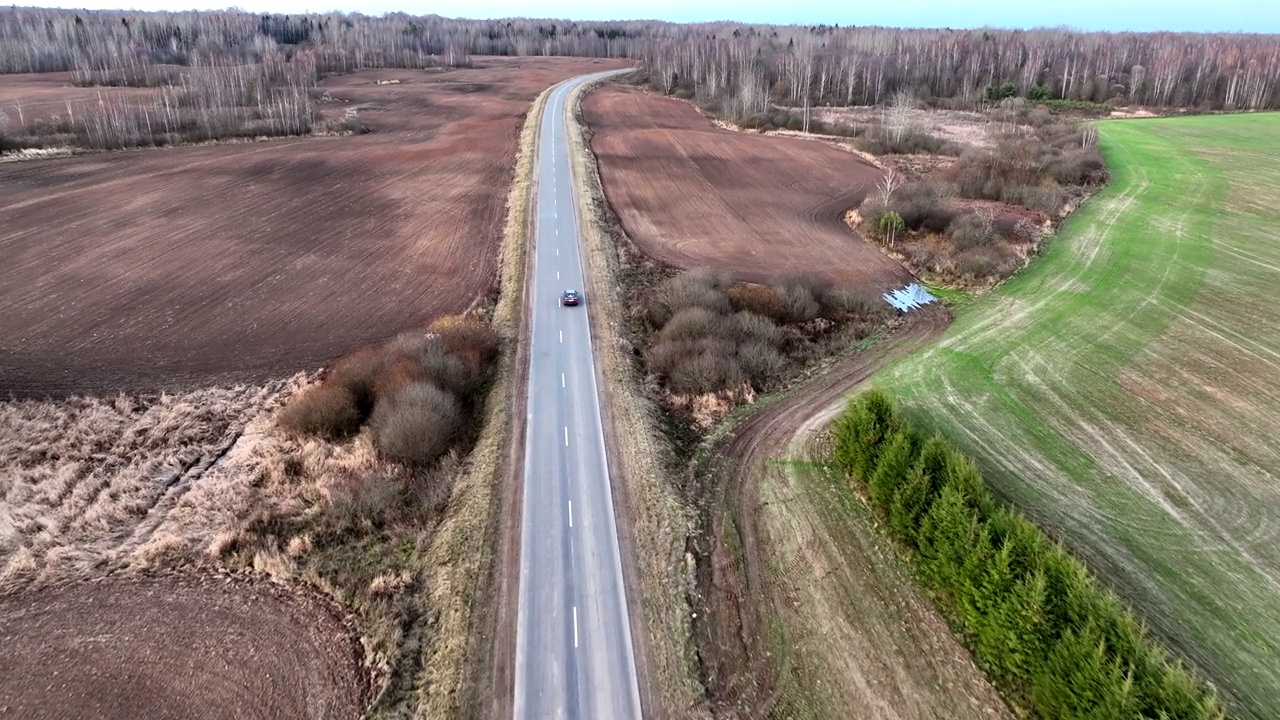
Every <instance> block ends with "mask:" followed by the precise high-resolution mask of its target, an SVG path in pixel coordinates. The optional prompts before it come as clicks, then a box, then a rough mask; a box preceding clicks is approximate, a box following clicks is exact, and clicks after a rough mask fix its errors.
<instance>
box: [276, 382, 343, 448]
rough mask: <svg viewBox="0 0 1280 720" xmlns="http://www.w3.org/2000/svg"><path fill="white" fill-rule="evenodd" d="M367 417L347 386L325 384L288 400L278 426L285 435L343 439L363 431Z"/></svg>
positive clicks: (280, 413) (312, 387) (278, 417)
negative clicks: (288, 433)
mask: <svg viewBox="0 0 1280 720" xmlns="http://www.w3.org/2000/svg"><path fill="white" fill-rule="evenodd" d="M363 421H364V414H363V413H362V412H360V407H359V405H358V404H357V402H356V398H355V396H354V395H352V394H351V391H350V390H348V389H347V388H346V387H344V386H342V385H339V384H335V383H330V382H324V383H321V384H319V385H313V386H311V387H309V388H307V389H305V390H303V391H302V392H301V393H299V394H297V395H295V396H293V397H291V398H289V401H288V402H287V403H286V404H285V406H284V407H283V408H281V410H280V412H279V414H278V415H276V423H277V424H278V425H279V426H280V427H281V428H282V429H284V430H285V431H286V432H290V433H294V434H306V435H319V436H321V437H326V438H330V439H338V438H343V437H346V436H348V435H351V434H353V433H355V432H356V431H358V430H359V429H360V423H361V422H363Z"/></svg>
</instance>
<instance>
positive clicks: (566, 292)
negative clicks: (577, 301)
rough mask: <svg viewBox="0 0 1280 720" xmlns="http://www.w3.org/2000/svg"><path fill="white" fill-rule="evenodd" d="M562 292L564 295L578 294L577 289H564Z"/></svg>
mask: <svg viewBox="0 0 1280 720" xmlns="http://www.w3.org/2000/svg"><path fill="white" fill-rule="evenodd" d="M564 294H565V295H577V294H578V291H577V290H565V291H564Z"/></svg>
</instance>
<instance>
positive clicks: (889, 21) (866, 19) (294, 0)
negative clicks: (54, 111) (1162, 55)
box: [20, 0, 1280, 33]
mask: <svg viewBox="0 0 1280 720" xmlns="http://www.w3.org/2000/svg"><path fill="white" fill-rule="evenodd" d="M233 1H234V2H235V5H236V7H239V8H242V9H244V10H248V11H251V12H278V13H296V12H306V11H311V12H322V11H327V10H342V11H346V12H353V11H359V12H362V13H364V14H366V15H380V14H383V13H386V12H397V11H402V12H407V13H410V14H413V15H426V14H437V15H443V16H445V17H466V18H505V17H546V18H565V19H571V20H630V19H646V20H669V21H672V22H699V21H710V20H736V21H739V22H749V23H774V24H800V25H816V24H825V25H833V24H838V25H841V26H845V25H886V26H894V27H951V28H970V27H988V26H989V27H1008V28H1030V27H1071V28H1076V29H1080V30H1137V31H1152V30H1172V31H1191V32H1241V31H1243V32H1263V33H1280V2H1277V1H1276V0H1056V1H1054V0H1050V1H1049V2H1045V1H1044V0H887V1H886V0H876V1H875V2H869V1H868V0H852V1H849V0H844V1H842V0H826V1H825V2H823V1H820V0H612V1H602V0H535V1H533V2H530V1H529V0H523V1H522V0H441V1H438V2H430V1H429V0H363V1H361V2H356V1H354V0H233ZM20 4H30V5H43V6H48V5H47V4H46V3H41V2H39V0H34V1H32V0H28V2H27V3H20ZM53 6H54V7H78V8H88V9H116V8H121V7H124V8H128V9H136V10H185V9H212V8H223V7H227V5H226V4H219V3H218V2H217V0H212V1H211V0H189V4H183V2H182V0H177V1H176V2H175V0H114V1H112V0H107V1H106V2H101V1H95V0H89V3H88V4H86V3H85V2H84V0H81V2H79V3H60V2H55V3H53Z"/></svg>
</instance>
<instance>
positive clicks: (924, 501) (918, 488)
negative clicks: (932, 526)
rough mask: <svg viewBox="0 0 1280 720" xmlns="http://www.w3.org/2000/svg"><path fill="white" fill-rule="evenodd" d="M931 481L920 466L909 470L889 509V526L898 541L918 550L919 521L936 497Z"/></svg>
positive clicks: (917, 465) (917, 464)
mask: <svg viewBox="0 0 1280 720" xmlns="http://www.w3.org/2000/svg"><path fill="white" fill-rule="evenodd" d="M932 483H933V481H932V479H931V478H930V477H929V476H928V475H925V474H924V473H923V472H921V468H920V464H919V463H918V462H917V463H916V467H914V468H912V469H911V472H910V473H908V474H907V479H906V481H905V482H903V483H902V486H901V487H899V488H898V492H897V494H895V495H894V497H893V506H892V507H891V508H890V509H889V525H890V526H891V527H892V528H893V532H894V534H895V535H896V536H897V537H898V539H899V540H901V541H903V542H905V543H907V544H908V545H910V546H911V547H913V548H916V549H919V545H918V543H919V538H918V537H917V535H918V534H919V532H920V520H921V518H923V517H924V515H925V513H927V512H929V508H930V507H931V506H932V504H933V500H934V498H935V497H936V495H935V494H934V492H933V484H932Z"/></svg>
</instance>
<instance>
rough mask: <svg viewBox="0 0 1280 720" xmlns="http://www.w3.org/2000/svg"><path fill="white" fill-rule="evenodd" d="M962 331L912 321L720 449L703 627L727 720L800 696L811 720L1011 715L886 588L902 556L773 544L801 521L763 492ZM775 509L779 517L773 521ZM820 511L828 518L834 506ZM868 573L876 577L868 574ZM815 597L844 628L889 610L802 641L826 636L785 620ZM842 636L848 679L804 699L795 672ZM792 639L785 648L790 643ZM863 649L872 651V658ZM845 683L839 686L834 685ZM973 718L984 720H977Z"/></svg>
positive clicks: (811, 538)
mask: <svg viewBox="0 0 1280 720" xmlns="http://www.w3.org/2000/svg"><path fill="white" fill-rule="evenodd" d="M949 322H950V313H949V312H948V311H946V310H945V309H942V308H936V309H930V310H929V311H927V312H924V313H921V314H919V315H915V316H913V317H911V318H910V319H909V321H908V323H907V324H906V325H905V326H904V327H902V328H900V329H899V330H897V331H896V332H895V333H894V334H893V335H891V336H890V337H889V338H887V339H886V340H885V341H884V342H882V343H881V344H880V345H879V346H878V347H877V348H875V349H873V350H872V351H870V352H867V353H862V354H859V355H857V356H854V357H851V358H848V359H846V360H844V361H842V362H840V363H838V364H836V365H835V366H834V367H832V368H831V369H829V370H828V371H826V372H825V373H822V374H820V375H818V376H817V377H815V378H814V379H812V380H810V381H809V382H807V384H805V385H804V386H802V387H800V388H798V389H797V390H796V391H795V392H794V393H792V394H791V395H788V396H787V397H785V398H782V399H780V400H779V401H777V402H775V403H774V404H773V405H770V406H767V407H765V408H762V409H761V410H759V411H757V412H756V413H754V414H752V415H751V416H750V417H748V418H747V419H746V420H744V421H743V422H742V423H741V424H739V425H738V426H737V427H736V428H735V429H734V430H733V431H732V432H731V433H730V434H729V435H728V436H727V437H725V438H724V439H723V440H722V441H721V442H720V443H719V444H718V445H716V446H715V447H714V448H713V449H712V451H711V456H712V457H715V458H717V459H716V460H715V461H714V462H713V464H712V467H711V469H710V472H711V473H712V476H713V477H715V478H717V479H718V481H719V482H718V484H717V485H716V486H715V487H714V488H712V489H711V491H710V497H709V498H707V500H708V502H707V504H706V505H705V507H709V508H723V512H721V513H713V514H712V516H711V518H710V523H711V530H712V538H711V552H710V559H711V562H710V563H706V562H703V563H701V565H702V567H703V568H704V569H703V571H702V572H701V576H700V577H699V589H700V591H701V593H702V600H703V606H702V607H701V608H699V612H700V614H702V616H703V617H704V618H709V620H704V621H703V622H701V623H700V624H699V627H698V631H699V640H700V647H701V649H702V654H703V662H704V669H705V676H706V681H707V684H708V687H709V689H710V691H711V694H712V699H713V702H714V703H715V705H716V707H717V712H718V714H720V715H721V716H725V715H728V716H745V717H766V716H769V715H770V714H771V713H772V712H774V711H775V706H776V705H777V704H778V702H779V700H780V698H782V697H783V696H784V695H788V696H789V697H788V698H787V702H788V703H789V704H794V703H795V702H796V701H797V695H812V696H813V697H812V698H808V699H804V700H802V701H801V702H802V703H803V704H805V705H806V709H807V710H808V711H810V712H812V711H813V710H814V709H815V708H818V707H821V706H822V705H823V702H822V700H824V699H827V700H834V701H835V707H834V708H833V710H834V712H836V713H847V712H850V711H852V710H854V709H860V711H862V712H865V713H868V716H875V717H903V718H915V717H930V716H934V714H935V713H942V715H947V716H948V717H966V716H972V717H982V716H994V717H1000V716H1003V715H1004V712H1005V711H1004V709H1003V706H1002V705H1001V704H1000V700H999V697H998V696H997V695H995V693H994V691H992V690H991V689H990V687H989V686H987V685H986V683H985V679H983V678H982V677H981V674H980V673H979V672H978V671H977V670H976V669H975V668H974V667H973V666H972V664H971V663H970V662H969V661H968V656H967V654H966V653H964V651H963V650H962V649H961V648H959V646H958V645H957V644H956V643H955V642H954V641H953V640H952V639H951V638H950V636H949V633H948V632H947V630H946V626H945V623H943V622H942V621H941V619H940V618H938V617H937V616H936V614H933V613H932V612H931V609H930V608H929V606H928V602H927V599H925V598H923V597H907V596H909V595H911V593H909V592H906V591H902V590H901V589H894V590H892V591H891V592H886V591H885V588H878V587H877V586H876V584H875V582H876V581H877V580H880V579H882V578H883V576H884V575H885V573H884V572H883V571H882V570H883V566H889V567H890V568H893V569H896V567H897V566H896V564H895V563H896V559H895V558H893V557H892V556H891V553H890V554H889V555H885V556H880V557H873V556H869V555H868V554H866V553H864V552H860V550H861V549H862V548H859V547H849V546H848V544H846V543H849V540H848V539H847V538H843V537H842V538H839V539H838V542H836V543H835V545H843V546H842V547H834V546H832V545H833V544H832V542H831V541H832V540H833V538H831V537H824V530H823V528H821V527H820V525H821V523H820V521H819V519H815V521H814V522H813V524H812V526H811V527H809V528H808V529H807V530H801V531H800V535H801V536H803V537H800V539H799V540H797V536H796V535H795V533H791V537H777V538H774V537H770V534H769V531H768V528H769V526H773V527H774V528H775V529H783V528H784V527H785V526H783V525H782V524H780V520H779V519H780V518H781V519H783V520H785V519H786V518H787V516H788V513H787V512H782V510H781V505H782V504H784V502H783V500H782V498H780V497H779V493H782V494H786V493H787V490H785V489H779V488H778V487H771V488H769V492H768V493H767V494H766V493H765V492H763V491H762V487H761V485H762V482H763V481H764V480H765V479H766V477H767V474H770V475H768V476H769V477H776V476H777V475H782V476H785V475H786V474H787V473H786V472H785V471H783V470H778V469H776V468H774V467H771V466H770V463H769V462H768V461H770V460H772V459H775V458H787V459H791V458H789V457H788V455H789V452H791V451H792V450H793V449H794V446H793V442H794V441H797V440H799V439H800V437H801V436H802V435H805V434H807V433H809V432H811V431H812V430H813V429H814V428H817V427H820V426H821V425H822V424H823V423H825V422H826V421H828V420H829V419H830V418H831V417H833V416H834V415H835V414H836V413H838V412H839V409H840V407H841V404H842V400H843V398H844V397H845V396H846V395H847V394H848V393H849V392H850V391H851V390H852V388H853V387H855V386H856V385H858V384H859V383H861V382H863V381H864V380H866V379H867V378H868V377H870V376H871V375H872V374H873V373H874V372H876V371H877V370H878V369H880V368H881V367H884V366H885V365H886V364H888V363H889V362H891V361H893V360H896V359H898V358H901V357H903V356H905V355H907V354H909V353H911V352H913V351H914V350H916V349H918V348H920V347H922V346H924V345H925V344H927V343H928V342H930V341H932V340H933V339H935V338H936V337H937V336H938V335H940V334H941V333H942V331H943V330H944V329H945V328H946V327H947V325H948V324H949ZM784 479H785V478H784ZM806 491H812V489H806ZM811 499H812V498H811ZM819 499H820V498H819ZM775 503H777V504H778V506H779V507H778V508H777V509H778V512H773V510H774V509H775V508H772V507H770V505H773V504H775ZM811 505H813V506H817V507H816V509H818V510H821V509H822V508H821V507H820V506H822V505H824V503H821V502H816V503H811ZM809 509H810V510H813V509H815V508H814V507H811V508H809ZM788 510H789V511H790V510H795V508H788ZM839 520H840V522H839V523H835V524H834V525H835V527H836V528H837V530H836V532H838V528H839V527H840V526H842V525H843V524H847V521H848V518H843V519H839ZM830 534H832V535H834V534H835V532H832V533H830ZM861 534H862V535H871V534H872V533H861ZM868 543H870V544H874V538H858V539H857V542H856V544H857V545H866V544H868ZM855 551H856V552H855ZM788 556H789V557H788ZM859 558H861V559H859ZM859 562H861V563H870V564H872V565H873V567H870V568H867V567H862V568H858V567H855V565H857V564H858V563H859ZM841 576H843V577H841ZM854 576H856V577H854ZM858 579H862V582H863V583H864V585H865V587H864V588H863V589H862V590H861V591H860V592H857V593H850V592H848V587H846V586H847V585H849V584H854V585H855V586H856V585H857V582H858ZM903 581H904V582H905V578H903ZM908 587H909V585H908ZM828 588H829V589H828ZM899 588H901V586H899ZM811 590H813V592H810V591H811ZM873 591H874V592H873ZM842 593H843V595H842ZM805 595H808V596H809V597H805ZM813 595H818V596H824V597H821V598H819V599H820V600H821V602H820V603H817V604H819V605H821V604H822V603H827V604H828V605H830V604H831V603H832V602H833V601H834V605H835V607H834V609H831V608H830V607H829V608H828V609H829V610H830V611H831V614H832V615H837V616H838V615H840V614H842V613H843V614H844V616H845V617H848V616H849V615H851V614H853V613H854V612H855V611H858V610H861V611H866V610H867V609H868V608H867V607H866V606H867V605H868V604H875V605H876V607H875V608H874V609H876V610H878V611H880V613H881V616H880V617H875V615H874V614H869V615H867V616H864V617H855V618H853V620H854V622H853V623H844V624H841V623H839V622H838V618H837V620H836V621H830V620H831V618H821V619H819V618H816V617H810V618H808V619H807V620H806V621H805V622H802V623H799V625H800V630H801V631H804V630H813V632H797V629H796V626H794V625H790V624H789V623H788V622H787V621H786V620H785V618H787V617H788V615H795V614H796V612H797V611H796V608H798V607H800V606H802V605H804V604H805V603H806V601H807V600H812V599H813V597H812V596H813ZM868 595H870V596H871V597H870V598H868V597H867V596H868ZM832 596H835V597H832ZM810 604H813V603H810ZM814 628H816V630H814ZM833 631H835V632H833ZM797 634H802V635H805V636H806V637H804V638H800V637H796V635H797ZM828 634H834V635H837V636H840V635H843V638H842V642H844V643H846V644H845V646H844V649H843V651H842V653H835V654H836V655H843V657H842V658H841V660H842V663H843V667H840V668H838V669H833V667H832V663H830V662H828V663H827V664H826V665H825V666H824V667H823V672H824V673H826V676H825V677H822V675H823V673H816V674H815V676H816V677H818V678H821V679H820V680H818V682H820V683H821V685H822V687H811V688H803V687H795V688H793V689H794V690H796V691H799V692H798V693H797V692H790V691H789V684H790V683H791V682H793V679H789V678H788V677H787V676H790V678H794V679H803V675H802V674H800V672H799V671H798V669H797V668H796V667H794V665H796V664H797V663H805V664H813V663H821V662H823V660H824V659H828V660H829V659H830V657H831V654H828V655H826V658H820V657H810V656H811V655H813V654H814V653H819V654H821V653H822V652H823V651H824V650H825V649H826V648H823V647H820V646H821V645H823V644H824V643H823V642H822V640H821V638H822V637H823V636H825V635H828ZM780 637H782V638H785V639H783V640H782V641H781V643H780V642H779V638H780ZM815 638H817V639H815ZM797 641H800V642H803V643H805V644H797ZM780 645H781V646H782V647H781V653H780V652H779V650H780ZM815 646H819V647H815ZM858 648H862V650H863V651H864V653H863V654H862V657H861V658H858V657H857V655H858V652H857V650H858ZM886 665H888V666H886ZM833 670H834V671H836V672H837V677H834V678H833V677H831V676H830V672H832V671H833ZM961 704H964V705H965V707H960V705H961ZM969 709H971V710H973V712H966V710H969ZM942 715H937V716H939V717H941V716H942Z"/></svg>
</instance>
